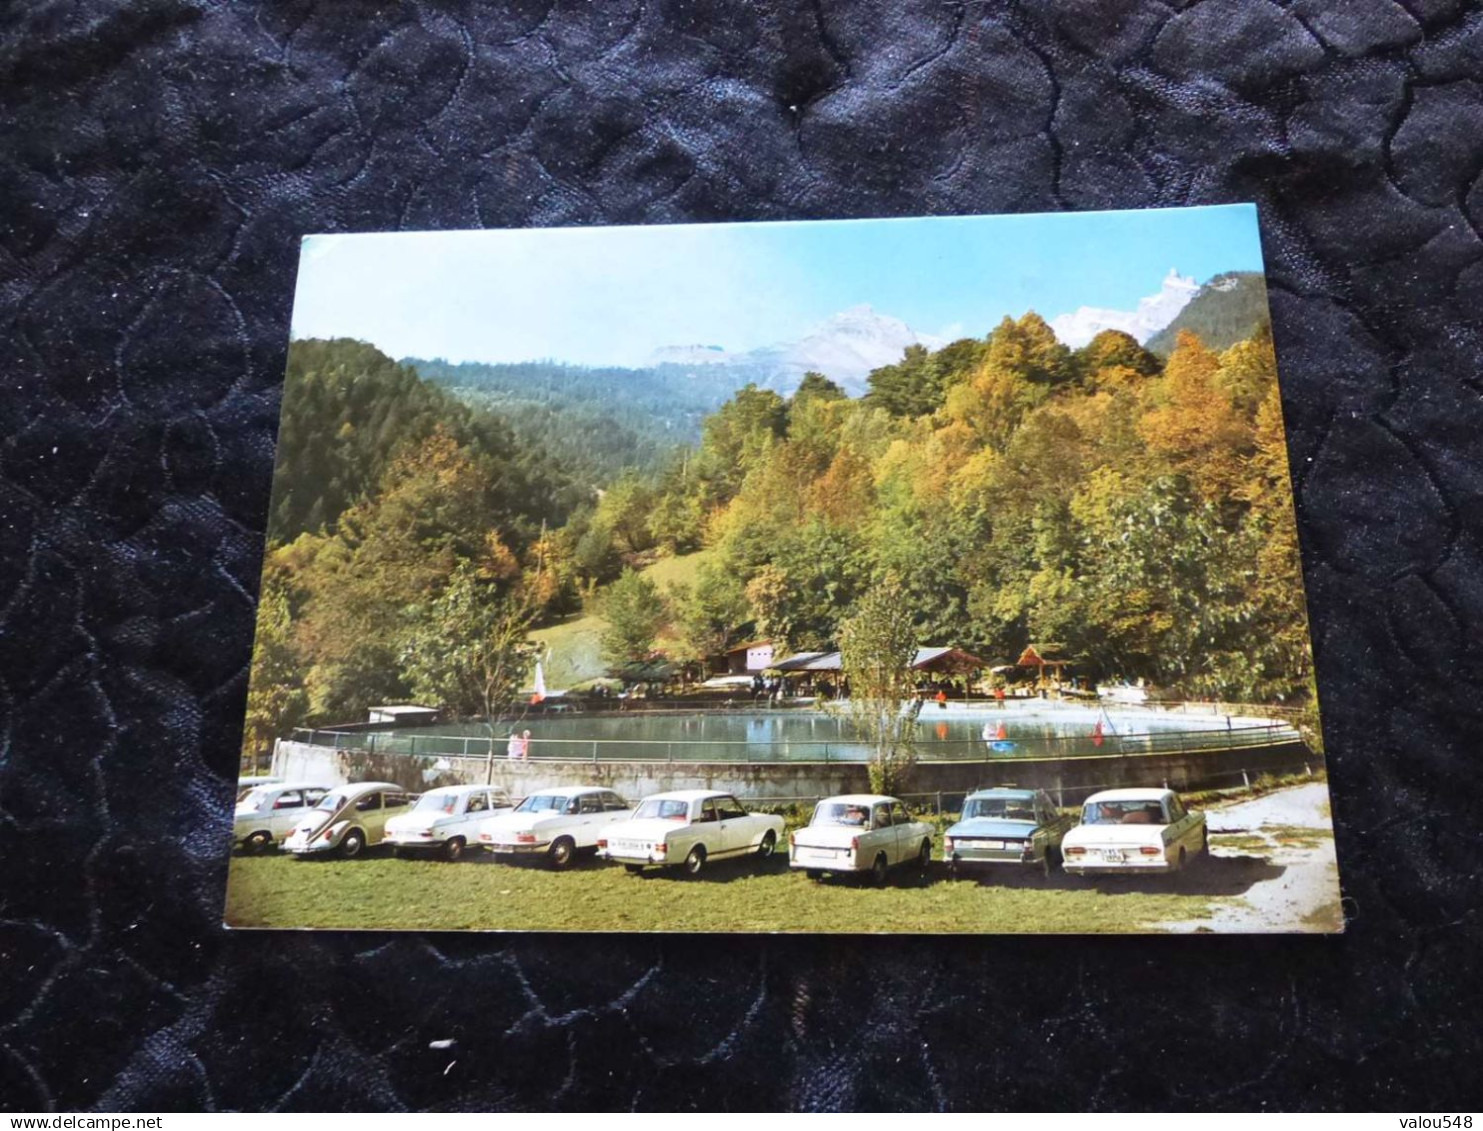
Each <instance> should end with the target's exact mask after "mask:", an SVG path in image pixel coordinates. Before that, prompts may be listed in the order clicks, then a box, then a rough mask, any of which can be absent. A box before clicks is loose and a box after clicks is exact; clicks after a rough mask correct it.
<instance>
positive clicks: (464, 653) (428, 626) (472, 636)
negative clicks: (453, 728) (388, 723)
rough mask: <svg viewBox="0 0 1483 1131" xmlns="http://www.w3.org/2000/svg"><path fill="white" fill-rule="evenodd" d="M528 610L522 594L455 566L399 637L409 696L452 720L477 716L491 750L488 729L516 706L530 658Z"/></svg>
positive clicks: (491, 730)
mask: <svg viewBox="0 0 1483 1131" xmlns="http://www.w3.org/2000/svg"><path fill="white" fill-rule="evenodd" d="M535 612H536V606H535V604H534V603H533V601H532V600H531V594H530V593H529V591H528V590H525V589H524V588H523V587H516V588H514V589H511V588H508V587H505V586H501V585H499V584H498V583H497V582H496V581H495V580H493V579H491V578H490V577H488V576H487V575H484V574H481V572H480V571H479V570H477V569H475V568H474V567H473V566H471V565H470V564H468V563H462V564H460V565H459V566H458V567H457V568H456V569H455V570H454V573H453V576H452V577H451V578H450V579H449V581H448V584H447V585H446V586H445V587H444V588H443V591H442V592H441V593H439V594H438V596H437V598H435V599H434V600H433V601H432V602H431V604H430V605H429V607H428V613H427V616H426V617H425V618H423V619H421V620H420V622H419V623H418V624H417V625H416V626H415V627H414V628H413V629H412V630H411V631H410V632H409V633H408V635H407V640H406V644H405V645H404V646H403V649H402V656H401V661H402V673H403V677H404V678H405V680H406V682H407V685H408V687H410V688H411V690H412V694H413V695H414V696H416V697H417V699H418V701H419V702H422V703H426V704H428V705H430V706H436V707H438V708H440V709H442V710H443V711H446V712H448V713H449V714H451V715H453V716H456V717H459V718H479V719H482V720H483V722H484V724H485V726H486V727H487V728H488V733H489V738H490V741H491V749H492V743H493V739H494V737H495V724H496V722H497V721H498V720H499V719H500V718H501V717H503V716H504V715H506V714H507V713H508V712H509V711H510V710H512V709H513V708H514V707H515V705H516V704H517V703H518V702H519V692H520V688H521V685H522V683H523V682H524V680H525V679H526V677H527V675H528V674H529V672H530V667H531V664H532V663H533V662H534V660H535V651H536V649H535V646H534V645H533V644H532V643H531V642H530V640H529V639H528V635H529V632H530V626H531V624H532V623H533V621H534V619H535Z"/></svg>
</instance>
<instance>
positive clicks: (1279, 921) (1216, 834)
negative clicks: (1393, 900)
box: [1164, 782, 1344, 934]
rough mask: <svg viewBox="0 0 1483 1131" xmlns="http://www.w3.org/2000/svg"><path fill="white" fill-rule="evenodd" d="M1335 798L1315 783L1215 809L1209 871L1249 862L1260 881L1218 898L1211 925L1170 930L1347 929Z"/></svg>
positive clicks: (1210, 814) (1210, 815) (1170, 926)
mask: <svg viewBox="0 0 1483 1131" xmlns="http://www.w3.org/2000/svg"><path fill="white" fill-rule="evenodd" d="M1328 799H1329V798H1328V787H1327V786H1326V785H1324V783H1322V782H1312V783H1309V784H1307V785H1300V786H1294V787H1292V788H1291V789H1283V790H1278V791H1277V792H1275V793H1269V794H1266V795H1265V796H1263V797H1257V798H1254V799H1253V800H1251V801H1239V802H1235V803H1233V804H1228V805H1224V806H1221V807H1219V808H1211V809H1208V810H1207V811H1206V826H1207V828H1208V829H1209V831H1210V854H1211V857H1212V859H1211V860H1209V861H1205V862H1203V866H1205V867H1207V868H1229V867H1232V866H1234V865H1236V864H1237V863H1238V862H1245V863H1249V864H1250V865H1251V867H1252V870H1253V875H1254V876H1255V877H1256V878H1253V880H1252V882H1251V884H1250V885H1249V886H1247V887H1246V888H1245V890H1244V891H1241V892H1239V893H1232V894H1230V895H1223V896H1222V897H1220V898H1217V899H1212V900H1211V903H1210V910H1211V916H1210V918H1209V919H1207V920H1204V921H1202V922H1192V923H1166V924H1164V927H1165V928H1166V929H1167V930H1170V931H1196V930H1209V931H1217V932H1220V933H1237V934H1239V933H1256V932H1270V933H1278V932H1290V931H1339V930H1342V929H1343V926H1344V918H1343V911H1342V909H1341V907H1340V905H1339V869H1338V864H1337V862H1336V860H1335V857H1334V829H1333V824H1332V823H1331V821H1330V820H1329V816H1328ZM1258 870H1259V871H1258Z"/></svg>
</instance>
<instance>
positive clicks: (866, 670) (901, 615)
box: [839, 578, 917, 794]
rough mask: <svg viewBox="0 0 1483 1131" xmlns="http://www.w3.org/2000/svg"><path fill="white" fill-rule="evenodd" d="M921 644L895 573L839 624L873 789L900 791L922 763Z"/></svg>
mask: <svg viewBox="0 0 1483 1131" xmlns="http://www.w3.org/2000/svg"><path fill="white" fill-rule="evenodd" d="M916 648H917V642H916V633H915V628H914V626H913V625H912V619H911V613H910V610H909V609H908V608H907V605H906V602H905V600H904V599H903V594H902V591H901V584H900V582H899V581H898V580H897V579H895V578H888V579H887V580H886V581H885V582H883V583H882V584H880V585H877V586H874V587H873V588H872V589H871V590H870V591H869V592H867V593H866V594H865V595H864V596H863V597H861V598H860V600H859V601H858V602H857V603H856V604H855V607H854V609H853V611H852V612H851V613H850V615H849V616H848V617H846V618H845V619H844V621H843V622H842V623H841V624H840V627H839V650H840V663H841V666H842V669H843V672H844V677H845V679H846V680H847V681H848V683H849V686H850V700H849V703H850V717H851V719H852V720H853V721H854V724H855V728H856V730H857V731H858V732H859V733H860V735H861V737H863V738H864V739H865V742H866V744H867V745H868V746H869V747H870V750H871V757H870V766H869V773H870V788H871V789H872V790H873V791H874V792H876V793H885V794H896V793H900V792H901V791H902V790H903V788H904V787H905V786H906V785H907V783H908V779H909V777H910V775H911V770H912V767H913V766H914V765H915V764H916V725H917V724H916V713H915V711H913V710H911V707H912V705H913V698H914V696H913V687H914V685H915V682H916V681H915V678H914V677H913V674H912V670H911V664H912V660H913V659H914V658H915V656H916Z"/></svg>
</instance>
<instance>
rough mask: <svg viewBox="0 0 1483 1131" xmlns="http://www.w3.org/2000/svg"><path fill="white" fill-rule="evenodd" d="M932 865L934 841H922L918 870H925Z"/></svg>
mask: <svg viewBox="0 0 1483 1131" xmlns="http://www.w3.org/2000/svg"><path fill="white" fill-rule="evenodd" d="M931 866H932V842H931V841H930V840H924V841H922V850H921V851H920V852H918V853H917V870H918V871H921V872H925V871H926V870H927V869H928V868H929V867H931Z"/></svg>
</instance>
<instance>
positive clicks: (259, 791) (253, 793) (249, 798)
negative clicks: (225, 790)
mask: <svg viewBox="0 0 1483 1131" xmlns="http://www.w3.org/2000/svg"><path fill="white" fill-rule="evenodd" d="M272 792H273V787H272V786H268V785H259V786H255V787H254V788H252V789H249V790H248V791H247V792H246V793H244V794H243V795H242V796H241V797H239V798H238V799H237V808H238V809H247V810H250V811H253V812H256V811H257V810H258V809H261V808H262V805H263V802H264V801H266V800H267V799H268V794H270V793H272Z"/></svg>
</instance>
